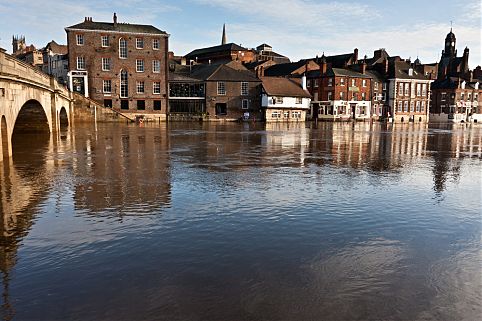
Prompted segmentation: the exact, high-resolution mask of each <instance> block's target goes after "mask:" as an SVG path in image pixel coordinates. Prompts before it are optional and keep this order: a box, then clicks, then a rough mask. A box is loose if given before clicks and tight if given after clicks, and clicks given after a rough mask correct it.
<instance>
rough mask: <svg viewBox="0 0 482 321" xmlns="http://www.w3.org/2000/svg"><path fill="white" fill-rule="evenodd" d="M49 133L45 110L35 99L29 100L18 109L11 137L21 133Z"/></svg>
mask: <svg viewBox="0 0 482 321" xmlns="http://www.w3.org/2000/svg"><path fill="white" fill-rule="evenodd" d="M38 132H43V133H45V132H46V133H50V127H49V121H48V118H47V115H46V114H45V110H44V108H43V107H42V105H41V104H40V103H39V102H38V101H37V100H33V99H32V100H29V101H27V102H26V103H25V104H23V106H22V108H21V109H20V111H19V113H18V115H17V119H16V120H15V125H14V127H13V131H12V137H13V136H14V135H16V134H22V133H38Z"/></svg>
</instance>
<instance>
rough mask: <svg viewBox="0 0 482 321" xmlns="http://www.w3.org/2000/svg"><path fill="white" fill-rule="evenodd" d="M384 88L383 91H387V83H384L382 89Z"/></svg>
mask: <svg viewBox="0 0 482 321" xmlns="http://www.w3.org/2000/svg"><path fill="white" fill-rule="evenodd" d="M382 88H383V90H387V83H386V82H384V83H383V87H382Z"/></svg>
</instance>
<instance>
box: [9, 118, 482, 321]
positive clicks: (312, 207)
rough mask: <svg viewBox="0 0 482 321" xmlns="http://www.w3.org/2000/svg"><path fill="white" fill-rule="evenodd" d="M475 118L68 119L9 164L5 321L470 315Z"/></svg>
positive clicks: (474, 311)
mask: <svg viewBox="0 0 482 321" xmlns="http://www.w3.org/2000/svg"><path fill="white" fill-rule="evenodd" d="M481 160H482V127H481V126H476V125H472V126H470V125H453V126H449V125H444V126H439V127H432V126H428V125H420V124H406V125H391V124H388V125H387V124H385V125H382V124H378V123H374V124H368V123H358V124H338V123H336V124H331V123H319V124H317V125H315V124H310V123H307V124H306V125H305V124H295V125H289V126H288V125H286V124H285V125H264V124H224V125H223V124H206V123H204V124H202V123H199V124H198V123H170V124H160V125H150V126H144V127H140V126H137V125H127V124H98V125H97V127H94V126H93V125H82V124H76V125H75V127H74V128H70V129H68V130H67V131H64V132H62V133H60V135H58V136H57V137H48V136H47V137H42V136H38V135H35V136H19V137H14V156H13V158H12V159H11V160H10V161H5V162H4V163H3V164H1V165H0V179H1V182H0V197H1V203H0V212H1V218H2V223H3V224H1V229H2V231H1V235H0V239H1V243H0V268H1V272H2V278H1V288H0V290H1V291H2V292H3V295H2V306H1V316H2V317H3V319H4V320H169V321H174V320H193V321H194V320H206V321H208V320H209V321H217V320H219V321H221V320H223V321H225V320H227V321H229V320H234V321H237V320H293V321H303V320H478V319H479V318H480V317H481V316H482V304H481V302H482V292H481V291H482V273H481V269H482V247H481V245H482V237H481V235H482V217H481V203H482V191H481V184H482V182H481V181H482V178H481V175H482V174H481V173H482V161H481Z"/></svg>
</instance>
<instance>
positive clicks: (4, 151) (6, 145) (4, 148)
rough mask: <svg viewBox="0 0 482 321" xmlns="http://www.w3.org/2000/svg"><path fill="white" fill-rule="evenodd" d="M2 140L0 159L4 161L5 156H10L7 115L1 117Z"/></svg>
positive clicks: (0, 131)
mask: <svg viewBox="0 0 482 321" xmlns="http://www.w3.org/2000/svg"><path fill="white" fill-rule="evenodd" d="M0 140H1V141H0V157H1V159H0V161H2V160H3V158H7V157H8V156H9V151H8V148H9V139H8V128H7V120H6V119H5V116H2V118H1V119H0Z"/></svg>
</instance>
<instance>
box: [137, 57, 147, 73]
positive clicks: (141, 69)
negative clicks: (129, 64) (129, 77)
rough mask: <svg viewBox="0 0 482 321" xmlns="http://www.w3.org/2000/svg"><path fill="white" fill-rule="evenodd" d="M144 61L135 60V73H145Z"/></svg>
mask: <svg viewBox="0 0 482 321" xmlns="http://www.w3.org/2000/svg"><path fill="white" fill-rule="evenodd" d="M144 67H145V66H144V59H136V72H138V73H141V72H144V71H145V68H144Z"/></svg>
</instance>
